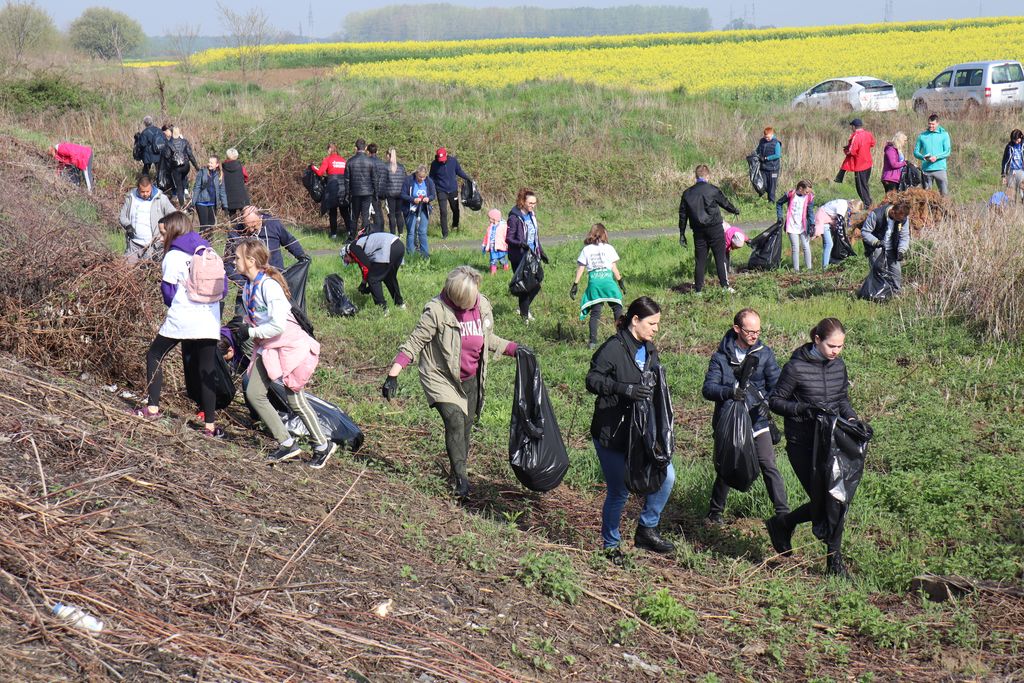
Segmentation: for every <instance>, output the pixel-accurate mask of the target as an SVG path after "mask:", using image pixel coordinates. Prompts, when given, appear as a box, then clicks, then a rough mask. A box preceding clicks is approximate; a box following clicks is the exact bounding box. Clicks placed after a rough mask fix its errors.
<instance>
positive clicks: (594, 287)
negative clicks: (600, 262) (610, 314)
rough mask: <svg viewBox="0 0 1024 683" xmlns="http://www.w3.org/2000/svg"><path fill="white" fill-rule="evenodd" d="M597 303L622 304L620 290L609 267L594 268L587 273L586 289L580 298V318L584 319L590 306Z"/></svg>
mask: <svg viewBox="0 0 1024 683" xmlns="http://www.w3.org/2000/svg"><path fill="white" fill-rule="evenodd" d="M597 304H616V305H618V306H621V305H622V290H620V289H619V283H618V282H616V281H615V275H614V274H612V271H611V269H610V268H601V269H600V270H594V271H591V272H590V273H589V274H588V275H587V290H586V291H585V292H583V298H582V299H580V320H583V319H585V318H586V317H587V314H588V313H590V307H591V306H596V305H597Z"/></svg>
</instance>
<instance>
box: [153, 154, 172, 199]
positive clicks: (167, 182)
mask: <svg viewBox="0 0 1024 683" xmlns="http://www.w3.org/2000/svg"><path fill="white" fill-rule="evenodd" d="M156 186H157V187H158V188H159V189H160V191H161V192H163V193H164V194H168V193H169V192H172V191H173V190H174V180H172V179H171V162H169V161H167V160H166V159H165V160H164V161H162V162H161V163H160V166H159V168H157V172H156Z"/></svg>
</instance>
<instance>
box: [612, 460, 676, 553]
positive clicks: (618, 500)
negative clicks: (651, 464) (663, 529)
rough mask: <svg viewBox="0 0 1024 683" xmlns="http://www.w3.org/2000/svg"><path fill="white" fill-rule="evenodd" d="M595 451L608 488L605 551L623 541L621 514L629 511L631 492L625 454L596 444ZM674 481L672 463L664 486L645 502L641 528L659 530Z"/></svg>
mask: <svg viewBox="0 0 1024 683" xmlns="http://www.w3.org/2000/svg"><path fill="white" fill-rule="evenodd" d="M594 448H595V449H596V450H597V459H598V460H600V461H601V471H602V472H604V481H605V484H606V485H607V490H606V493H605V498H604V507H602V508H601V542H602V544H603V545H604V547H605V548H615V547H617V546H618V545H619V542H620V541H621V540H622V537H621V536H620V535H619V522H621V521H622V510H623V508H625V507H626V499H627V498H629V489H627V488H626V454H625V453H623V452H622V451H613V450H611V449H610V448H605V447H604V446H602V445H601V444H599V443H598V442H597V441H596V440H595V441H594ZM675 481H676V470H675V468H674V467H673V466H672V463H669V465H668V474H666V475H665V483H664V484H662V485H661V488H660V489H658V490H657V491H655V492H654V493H651V494H648V495H647V497H646V498H645V499H644V509H643V510H642V511H641V512H640V522H639V523H640V526H645V527H656V526H658V522H660V521H661V511H662V510H664V509H665V503H667V502H668V497H669V494H671V493H672V485H673V484H675Z"/></svg>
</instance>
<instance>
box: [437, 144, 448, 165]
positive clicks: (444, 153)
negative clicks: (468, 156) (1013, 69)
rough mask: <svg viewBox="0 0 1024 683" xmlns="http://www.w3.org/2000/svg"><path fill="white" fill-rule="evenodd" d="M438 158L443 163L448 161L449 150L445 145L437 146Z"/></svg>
mask: <svg viewBox="0 0 1024 683" xmlns="http://www.w3.org/2000/svg"><path fill="white" fill-rule="evenodd" d="M437 160H438V161H440V162H442V163H443V162H445V161H448V150H446V149H445V148H444V147H438V148H437Z"/></svg>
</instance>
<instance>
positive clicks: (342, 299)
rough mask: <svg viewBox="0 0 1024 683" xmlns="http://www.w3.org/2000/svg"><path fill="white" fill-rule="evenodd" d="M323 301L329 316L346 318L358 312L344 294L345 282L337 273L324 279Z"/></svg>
mask: <svg viewBox="0 0 1024 683" xmlns="http://www.w3.org/2000/svg"><path fill="white" fill-rule="evenodd" d="M324 300H325V301H326V302H327V312H328V313H329V314H331V315H336V316H344V317H348V316H351V315H355V314H356V313H358V312H359V309H358V308H357V307H356V305H355V304H354V303H352V300H351V299H349V298H348V296H347V295H346V294H345V281H344V280H342V279H341V276H340V275H338V274H337V273H331V274H330V275H328V276H327V277H326V278H324Z"/></svg>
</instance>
